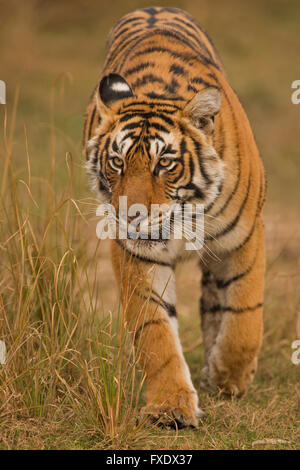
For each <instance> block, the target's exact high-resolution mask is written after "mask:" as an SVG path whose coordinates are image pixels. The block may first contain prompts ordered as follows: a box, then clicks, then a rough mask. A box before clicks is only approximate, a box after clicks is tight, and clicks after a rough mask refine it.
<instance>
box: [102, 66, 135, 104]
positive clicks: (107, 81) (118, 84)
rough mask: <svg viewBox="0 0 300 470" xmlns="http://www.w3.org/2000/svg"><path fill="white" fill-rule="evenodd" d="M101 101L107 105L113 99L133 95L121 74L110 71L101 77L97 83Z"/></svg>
mask: <svg viewBox="0 0 300 470" xmlns="http://www.w3.org/2000/svg"><path fill="white" fill-rule="evenodd" d="M99 94H100V98H101V101H102V102H103V103H104V104H105V105H106V106H109V105H110V103H113V102H114V101H118V100H122V99H124V98H130V97H131V96H133V93H132V89H131V88H130V86H129V85H128V83H127V82H126V80H124V78H123V77H121V75H118V74H117V73H110V74H109V75H106V76H105V77H103V78H102V80H101V82H100V85H99Z"/></svg>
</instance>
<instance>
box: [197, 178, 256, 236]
mask: <svg viewBox="0 0 300 470" xmlns="http://www.w3.org/2000/svg"><path fill="white" fill-rule="evenodd" d="M250 186H251V178H250V175H249V178H248V187H247V191H246V195H245V197H244V200H243V202H242V204H241V206H240V209H239V211H238V213H237V215H236V216H235V218H234V219H233V220H232V221H231V222H230V223H229V224H228V225H226V227H225V228H224V229H223V230H221V232H218V233H216V234H215V235H214V236H211V235H208V236H207V238H206V241H208V240H215V239H216V238H220V237H222V236H223V235H226V234H227V233H229V232H231V230H233V229H234V227H235V226H236V225H237V223H238V222H239V220H240V218H241V216H242V213H243V211H244V208H245V206H246V203H247V201H248V198H249V193H250Z"/></svg>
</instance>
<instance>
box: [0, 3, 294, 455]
mask: <svg viewBox="0 0 300 470" xmlns="http://www.w3.org/2000/svg"><path fill="white" fill-rule="evenodd" d="M71 4H72V6H71ZM160 4H161V5H172V6H177V7H179V8H182V9H185V10H187V11H189V12H190V13H191V14H192V15H193V16H194V17H195V18H197V19H198V20H199V21H200V22H201V23H202V25H203V26H204V27H205V28H206V29H207V30H208V32H209V34H210V36H211V37H212V38H213V39H214V42H215V44H216V46H217V48H218V50H219V52H220V55H221V57H222V59H223V62H224V64H225V67H226V70H227V73H228V76H229V79H230V81H231V84H232V86H233V87H234V89H235V90H236V91H237V92H238V94H239V96H240V98H241V101H242V103H243V104H244V106H245V109H246V111H247V113H248V116H249V118H250V121H251V123H252V126H253V130H254V133H255V136H256V140H257V142H258V146H259V148H260V151H261V154H262V156H263V160H264V163H265V166H266V170H267V175H268V198H267V204H266V209H265V221H266V236H267V256H268V262H267V274H266V297H265V333H264V342H263V347H262V350H261V354H260V362H259V369H258V373H257V375H256V378H255V381H254V383H253V385H252V387H251V388H250V390H249V392H248V394H247V395H246V396H245V397H243V398H242V399H241V400H239V401H231V400H223V399H222V398H220V397H216V396H209V395H207V394H205V393H204V392H202V391H201V390H200V389H199V381H200V370H201V363H202V346H201V344H200V343H201V341H200V340H201V334H200V318H199V314H198V299H197V298H194V299H193V300H192V301H191V296H190V292H191V291H192V292H198V291H199V296H198V297H200V290H199V285H200V273H199V272H198V271H197V269H196V265H195V263H193V262H189V263H188V265H187V264H184V265H182V266H180V267H179V268H178V277H177V279H178V296H179V300H178V311H179V320H180V329H181V338H182V343H183V347H184V350H185V355H186V358H187V362H188V364H189V365H190V368H191V372H192V377H193V381H194V383H195V385H196V387H197V389H198V390H199V398H200V405H201V408H202V409H204V410H205V411H206V413H207V418H206V420H205V421H204V422H203V424H201V426H200V427H199V429H197V430H194V431H190V430H182V431H178V432H174V431H168V430H161V429H156V428H155V427H150V426H139V427H137V426H136V424H135V423H136V420H135V416H136V413H137V409H138V408H139V407H140V406H141V404H143V395H142V388H143V378H142V377H141V374H140V373H139V371H138V369H137V367H136V366H135V362H136V359H135V355H134V352H133V350H132V348H131V344H130V339H129V338H128V337H127V335H126V333H124V334H123V335H120V325H121V324H122V315H121V312H120V309H119V305H118V294H117V291H116V286H115V281H114V278H113V274H112V269H111V266H110V262H109V256H108V246H107V244H106V243H103V242H101V243H99V242H97V239H96V236H95V226H96V217H95V209H96V205H97V201H95V200H94V199H93V195H91V194H90V191H89V188H88V184H87V178H86V175H85V172H84V168H83V160H82V156H81V134H82V125H83V113H84V110H85V106H86V104H87V102H88V100H89V96H90V93H91V91H92V89H93V86H94V84H95V81H96V79H97V76H98V74H99V71H100V69H101V64H102V63H103V59H104V51H105V40H106V37H107V34H108V32H109V30H110V28H111V27H112V25H113V24H114V22H115V21H117V20H118V18H119V17H121V16H122V15H123V14H125V13H126V12H128V11H130V10H133V9H134V8H138V7H144V6H147V5H149V3H148V2H144V1H139V0H135V1H126V2H124V1H123V2H121V1H120V0H117V1H115V2H114V7H113V8H111V2H108V1H106V0H99V1H92V0H87V1H85V2H83V1H79V0H72V2H70V1H69V2H67V1H66V0H64V1H58V0H52V1H47V0H44V1H38V0H36V1H34V0H30V1H27V2H18V1H11V2H5V1H1V0H0V11H1V17H2V19H4V21H3V25H1V29H0V64H1V68H0V79H1V80H4V81H5V82H6V85H7V105H6V106H3V105H0V134H1V135H0V192H1V206H0V220H1V224H0V249H1V264H0V273H1V275H0V339H1V340H5V342H6V344H7V349H8V352H7V363H6V365H0V449H30V448H34V449H90V448H91V449H104V448H114V449H115V448H119V449H149V448H150V449H265V448H266V449H296V448H299V442H300V389H299V379H300V365H298V366H296V365H294V364H293V363H292V362H291V354H292V349H291V343H292V342H293V341H294V340H295V339H300V290H299V282H300V256H299V253H300V220H299V206H300V202H299V201H300V186H299V182H298V178H299V174H300V158H299V142H298V139H299V131H300V119H299V112H300V105H299V106H296V105H292V103H291V98H290V97H291V83H292V81H294V80H296V79H299V78H300V77H299V76H297V75H296V74H297V70H298V69H297V64H298V62H299V54H300V41H299V33H298V30H299V16H300V5H299V2H297V1H293V0H290V1H289V2H288V3H287V2H284V1H283V0H274V1H271V0H269V1H268V0H260V1H258V0H257V1H253V2H236V1H234V0H227V1H226V2H224V1H221V0H215V1H214V2H211V1H208V0H203V1H199V2H192V1H189V0H182V1H173V2H172V3H170V2H165V1H161V2H160ZM197 323H198V324H199V330H197V329H196V328H195V327H194V325H195V324H197ZM192 326H193V327H192ZM112 372H113V373H112Z"/></svg>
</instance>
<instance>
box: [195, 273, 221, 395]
mask: <svg viewBox="0 0 300 470" xmlns="http://www.w3.org/2000/svg"><path fill="white" fill-rule="evenodd" d="M219 303H220V302H219V292H218V288H217V286H216V282H215V280H214V276H213V274H212V273H211V272H210V271H209V270H207V269H206V270H203V273H202V296H201V305H200V314H201V328H202V334H203V348H204V366H203V369H202V378H203V381H202V382H201V386H202V388H204V389H206V388H207V381H208V370H209V368H208V364H209V356H210V353H211V350H212V347H213V346H214V344H215V342H216V338H217V336H218V332H219V329H220V325H221V319H222V314H221V312H214V313H211V312H210V310H211V308H212V307H213V306H214V305H216V304H219Z"/></svg>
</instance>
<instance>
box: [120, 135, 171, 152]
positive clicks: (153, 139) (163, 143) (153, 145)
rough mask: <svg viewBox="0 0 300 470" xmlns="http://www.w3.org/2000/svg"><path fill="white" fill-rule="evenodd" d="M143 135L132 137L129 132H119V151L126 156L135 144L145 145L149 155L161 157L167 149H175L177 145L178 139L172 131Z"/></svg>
mask: <svg viewBox="0 0 300 470" xmlns="http://www.w3.org/2000/svg"><path fill="white" fill-rule="evenodd" d="M141 134H142V132H141V133H140V134H138V135H132V133H128V131H127V130H118V131H117V133H116V136H115V142H116V145H117V148H118V151H119V152H120V153H121V154H122V155H124V156H125V155H126V154H127V152H128V150H129V149H131V148H132V147H133V146H134V145H135V144H136V145H137V144H145V146H146V147H147V149H148V151H149V153H150V154H151V155H152V156H154V157H155V156H158V155H161V154H162V152H164V151H165V150H166V149H167V148H168V149H170V150H171V149H173V147H174V144H175V143H176V138H175V135H174V133H173V132H172V131H170V132H159V133H156V134H155V135H151V134H150V135H149V134H144V135H141Z"/></svg>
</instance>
